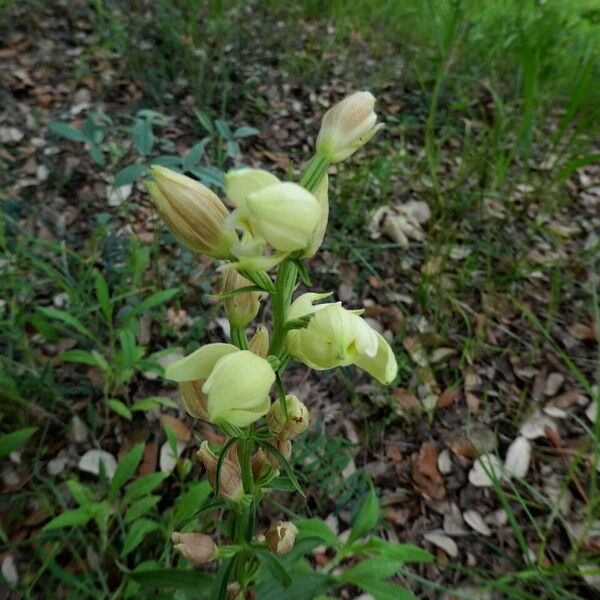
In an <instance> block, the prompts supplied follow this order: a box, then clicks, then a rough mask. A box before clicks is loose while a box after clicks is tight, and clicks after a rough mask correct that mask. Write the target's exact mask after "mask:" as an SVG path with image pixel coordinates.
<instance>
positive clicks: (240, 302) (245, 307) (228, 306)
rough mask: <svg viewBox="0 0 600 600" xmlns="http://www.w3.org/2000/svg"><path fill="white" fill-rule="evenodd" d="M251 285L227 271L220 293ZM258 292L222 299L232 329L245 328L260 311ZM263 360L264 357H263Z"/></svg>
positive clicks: (259, 295)
mask: <svg viewBox="0 0 600 600" xmlns="http://www.w3.org/2000/svg"><path fill="white" fill-rule="evenodd" d="M250 285H252V282H251V281H248V280H247V279H246V278H245V277H242V276H241V275H240V274H239V273H238V272H237V271H236V270H235V269H229V270H228V271H227V272H226V273H225V276H224V277H223V286H222V289H221V291H222V292H231V291H233V290H237V289H239V288H243V287H247V286H250ZM260 297H261V293H260V292H244V293H243V294H237V295H236V296H229V297H227V298H223V305H224V306H225V314H226V315H227V318H228V319H229V322H230V323H231V325H232V326H234V327H246V325H248V323H250V322H251V321H252V320H253V319H254V318H255V317H256V315H257V314H258V311H259V309H260ZM263 358H264V357H263Z"/></svg>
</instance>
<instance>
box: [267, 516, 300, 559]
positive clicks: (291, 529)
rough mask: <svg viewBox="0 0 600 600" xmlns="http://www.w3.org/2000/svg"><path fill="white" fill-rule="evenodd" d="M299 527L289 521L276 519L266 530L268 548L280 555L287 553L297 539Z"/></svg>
mask: <svg viewBox="0 0 600 600" xmlns="http://www.w3.org/2000/svg"><path fill="white" fill-rule="evenodd" d="M297 534H298V528H297V527H296V526H295V525H294V524H293V523H290V522H289V521H276V522H275V523H273V525H271V527H269V529H267V531H266V532H265V539H266V540H267V548H269V550H270V551H271V552H274V553H275V554H277V555H278V556H282V555H283V554H287V553H288V552H289V551H290V550H291V549H292V548H293V547H294V542H295V541H296V535H297Z"/></svg>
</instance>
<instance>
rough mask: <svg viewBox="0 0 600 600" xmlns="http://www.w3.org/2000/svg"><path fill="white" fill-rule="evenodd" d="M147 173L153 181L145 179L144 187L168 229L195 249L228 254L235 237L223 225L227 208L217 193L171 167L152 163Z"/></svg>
mask: <svg viewBox="0 0 600 600" xmlns="http://www.w3.org/2000/svg"><path fill="white" fill-rule="evenodd" d="M150 174H151V175H152V177H153V179H154V181H148V182H146V187H147V189H148V192H149V193H150V197H151V198H152V201H153V202H154V205H155V206H156V210H157V211H158V214H159V215H160V216H161V218H162V220H163V221H164V222H165V223H166V225H167V227H168V228H169V230H170V231H171V233H172V234H173V235H174V236H175V237H176V238H177V239H178V240H179V241H180V242H181V243H182V244H185V245H186V246H187V247H188V248H189V249H190V250H193V251H194V252H199V253H201V254H207V255H208V256H212V257H213V258H231V247H232V246H233V245H234V244H237V242H238V237H237V235H236V234H235V232H234V231H232V230H230V229H226V228H225V226H224V221H225V218H226V217H227V215H228V214H229V211H228V210H227V208H226V207H225V205H224V204H223V202H221V200H220V199H219V197H218V196H217V195H216V194H214V193H213V192H211V191H210V190H209V189H208V188H207V187H206V186H204V185H202V184H201V183H200V182H199V181H196V180H195V179H192V178H191V177H187V176H185V175H182V174H181V173H176V172H175V171H172V170H171V169H167V168H165V167H160V166H157V165H154V166H152V167H151V168H150Z"/></svg>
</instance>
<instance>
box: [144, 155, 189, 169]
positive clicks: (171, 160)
mask: <svg viewBox="0 0 600 600" xmlns="http://www.w3.org/2000/svg"><path fill="white" fill-rule="evenodd" d="M148 164H150V165H159V166H161V167H169V168H173V167H181V157H180V156H175V155H173V154H164V155H162V156H157V157H156V158H151V159H150V162H149V163H148Z"/></svg>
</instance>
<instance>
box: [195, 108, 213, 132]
mask: <svg viewBox="0 0 600 600" xmlns="http://www.w3.org/2000/svg"><path fill="white" fill-rule="evenodd" d="M194 114H195V115H196V119H198V122H199V123H200V125H202V127H204V129H206V131H207V132H208V133H212V132H213V131H214V128H213V125H212V123H211V120H210V119H209V118H208V115H207V114H206V113H203V112H202V111H201V110H198V109H196V110H195V111H194Z"/></svg>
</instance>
